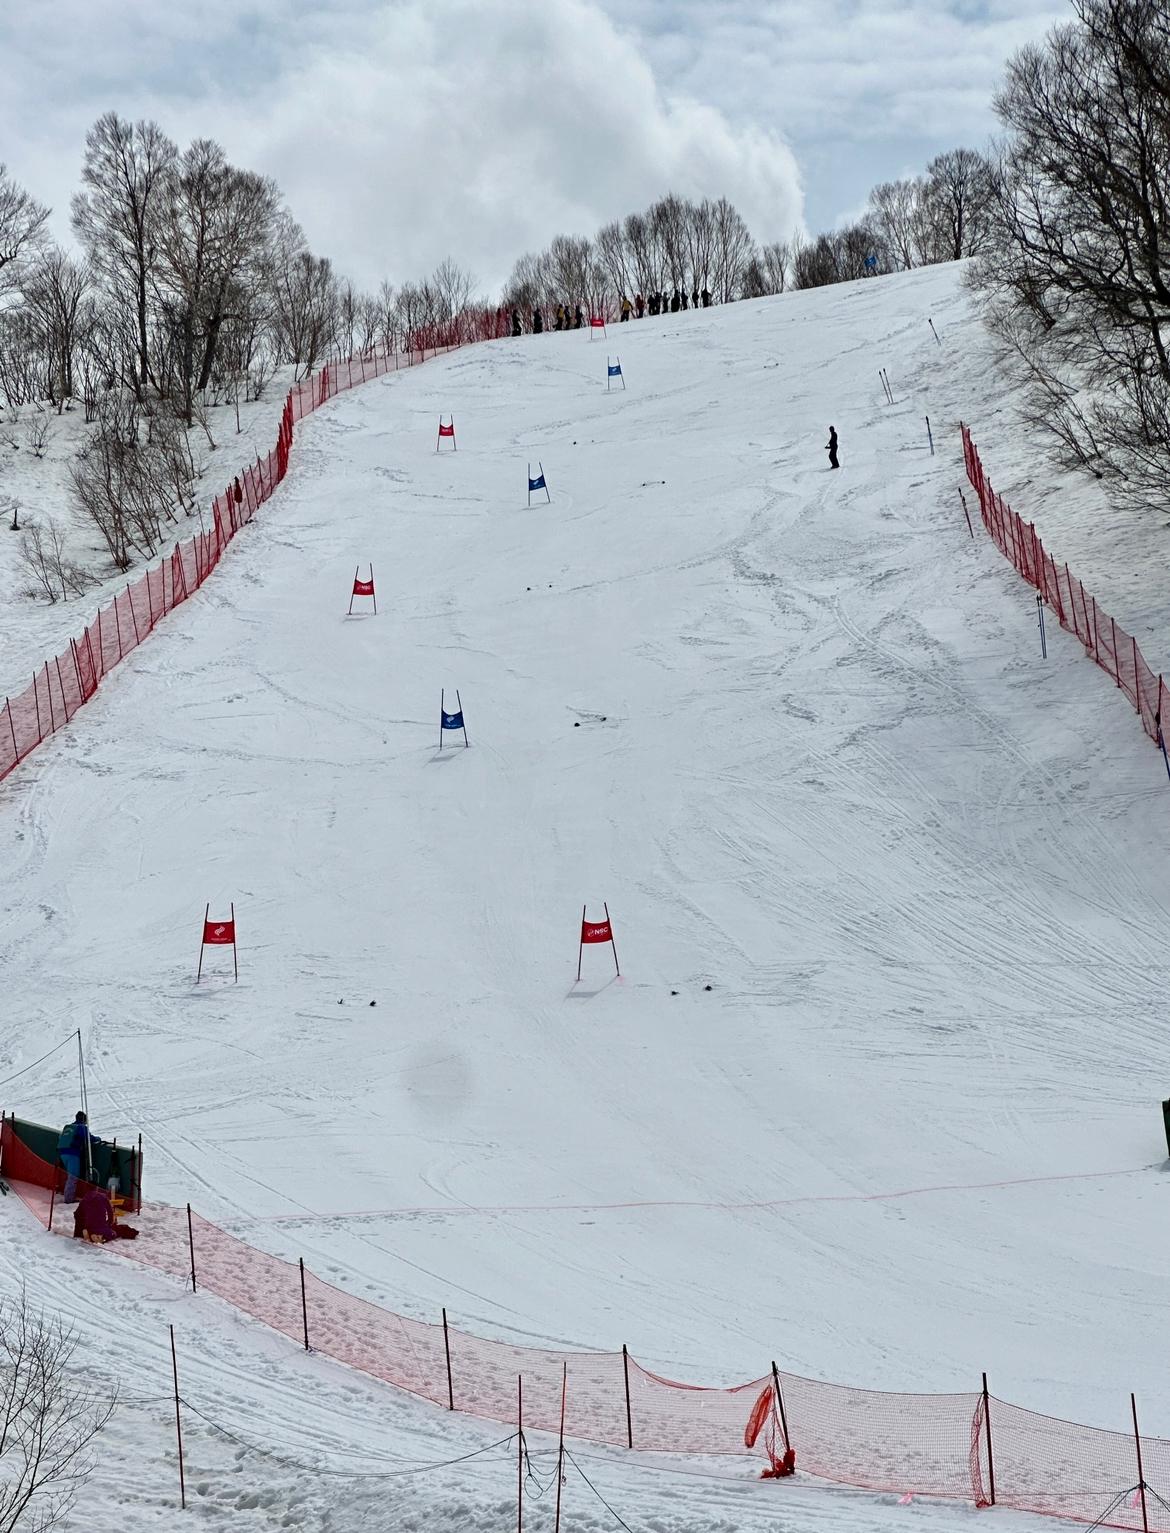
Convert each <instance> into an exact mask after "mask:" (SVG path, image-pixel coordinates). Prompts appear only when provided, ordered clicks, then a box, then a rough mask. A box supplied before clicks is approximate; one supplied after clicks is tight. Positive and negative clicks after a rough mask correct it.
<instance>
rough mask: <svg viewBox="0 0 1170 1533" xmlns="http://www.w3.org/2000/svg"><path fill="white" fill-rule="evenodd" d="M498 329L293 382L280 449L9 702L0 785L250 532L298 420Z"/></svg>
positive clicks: (421, 343)
mask: <svg viewBox="0 0 1170 1533" xmlns="http://www.w3.org/2000/svg"><path fill="white" fill-rule="evenodd" d="M480 332H483V333H482V334H481V333H480ZM489 333H490V334H496V333H502V332H500V331H499V330H498V329H497V317H496V315H495V313H494V311H491V312H489V313H488V314H487V315H478V316H477V315H464V316H461V318H460V320H459V321H454V322H452V323H451V324H450V325H448V326H446V327H439V326H434V327H431V329H430V330H428V332H427V334H426V335H425V336H421V335H420V336H418V337H416V336H411V337H410V338H409V339H410V343H411V344H410V349H409V350H408V351H407V352H405V353H402V352H397V351H382V350H377V351H370V352H365V353H363V354H361V355H359V356H353V357H346V358H343V359H340V360H337V361H331V362H328V363H326V365H325V366H324V367H323V368H322V369H321V371H320V372H319V373H316V374H314V375H313V376H311V377H308V378H303V379H302V380H301V381H300V382H299V383H297V384H294V385H293V387H292V388H291V389H290V390H289V392H288V397H287V398H286V400H285V404H284V411H283V413H282V415H281V421H280V430H279V432H278V433H277V438H276V445H275V447H274V448H273V449H272V451H271V452H270V453H269V454H268V455H267V457H265V458H257V459H256V462H255V463H253V464H251V465H249V467H247V468H246V469H244V470H242V471H241V473H239V474H238V475H237V476H236V477H235V479H234V480H233V481H232V483H231V484H230V485H229V486H228V488H227V489H226V490H224V491H223V493H222V494H221V495H217V496H216V498H215V500H214V501H213V502H212V506H211V526H210V528H209V529H207V530H205V531H203V532H200V533H198V534H197V535H196V536H195V537H193V538H191V539H189V540H188V541H187V542H186V543H180V544H176V546H175V548H174V549H173V550H172V551H171V552H170V553H169V554H167V555H165V556H164V557H163V559H162V560H161V561H160V563H159V564H158V566H157V567H156V568H154V569H150V570H147V572H146V573H145V574H144V575H141V576H139V578H138V579H137V580H136V581H133V582H132V583H130V584H129V585H127V587H126V589H125V590H124V591H122V592H120V593H119V594H118V595H117V596H116V597H115V598H114V600H113V601H112V602H111V603H110V605H109V606H108V607H104V608H102V610H101V611H100V612H99V613H98V614H97V616H96V617H95V618H94V620H93V622H92V623H90V625H89V626H88V627H87V628H86V629H85V630H84V632H83V633H81V634H80V635H79V636H78V637H77V638H76V639H71V640H70V641H69V647H68V648H67V649H64V650H62V651H61V653H60V654H59V655H57V656H56V657H55V658H54V659H52V660H46V662H45V664H44V665H43V666H42V667H41V669H40V670H38V671H37V672H36V673H35V675H34V676H33V678H32V680H31V682H30V683H29V685H28V686H27V687H26V688H25V689H24V691H23V692H20V693H17V694H16V695H15V696H11V697H6V698H5V700H4V705H3V707H2V708H0V779H3V778H5V777H6V776H7V775H8V773H9V772H11V771H12V770H13V769H14V768H15V767H16V766H17V765H18V764H19V763H20V762H21V761H23V760H24V758H25V757H26V756H27V755H29V754H30V752H32V751H34V750H35V749H36V748H37V746H38V745H40V744H41V742H42V741H44V740H46V739H47V738H48V737H49V736H50V735H51V734H55V733H56V731H57V730H58V729H61V728H62V727H63V726H64V725H65V724H67V723H68V722H69V720H70V719H71V718H72V717H73V715H74V714H75V713H76V712H77V710H78V709H79V708H80V707H81V706H82V705H83V704H84V703H86V702H88V701H89V699H90V698H91V697H92V696H93V694H94V692H95V691H96V690H97V688H98V686H99V684H100V683H101V681H102V678H103V677H104V676H106V675H107V674H108V673H109V672H110V671H112V670H113V669H114V667H115V666H116V665H118V664H119V663H120V662H121V661H122V660H124V659H125V658H126V656H127V655H128V654H129V653H130V652H131V651H132V650H134V649H137V647H138V646H139V645H140V644H141V643H142V641H143V640H144V639H145V638H146V637H147V635H148V634H150V633H151V632H152V631H153V630H154V628H155V626H156V625H157V624H158V622H159V620H160V619H161V618H163V617H165V616H166V614H167V613H168V612H172V611H173V610H174V609H175V608H176V607H177V606H179V604H180V603H181V602H184V601H186V600H187V598H188V597H189V596H190V595H191V594H192V592H194V591H197V590H198V589H199V587H200V586H201V585H202V584H203V582H204V581H205V580H206V579H207V577H208V575H210V574H211V572H212V570H214V569H215V567H216V565H217V564H218V563H219V561H220V557H221V556H222V554H223V551H224V549H225V548H226V547H227V546H228V544H229V543H230V542H231V541H232V539H233V538H234V537H235V535H236V533H237V532H239V530H240V528H241V527H245V526H247V524H248V523H249V522H250V521H251V520H252V517H253V516H254V515H255V514H256V511H257V510H258V509H259V508H260V506H262V505H263V504H264V502H265V501H266V500H267V499H268V498H269V497H270V496H271V494H272V493H273V491H274V490H275V489H276V487H277V485H278V484H280V482H281V481H282V480H283V478H284V476H285V474H286V473H287V472H288V461H289V453H290V450H291V448H292V441H293V428H294V425H295V423H296V422H297V421H299V420H303V419H304V417H305V416H306V415H309V414H310V413H311V412H312V411H313V410H316V409H318V408H319V407H320V406H321V405H323V404H324V403H325V402H326V400H329V399H332V398H333V397H334V396H335V395H337V394H340V393H343V392H344V391H345V390H347V389H351V388H353V387H354V386H355V385H357V384H359V383H365V382H366V381H367V380H369V379H372V378H380V377H382V376H383V375H384V374H386V373H388V372H396V371H397V370H398V369H399V368H404V367H408V366H411V365H413V364H415V363H417V362H423V361H425V360H426V359H427V358H428V357H433V356H436V355H438V354H439V353H440V352H445V351H450V350H453V349H454V348H455V347H456V346H458V345H462V344H465V343H466V340H470V339H476V340H478V339H486V338H487V337H488V334H489Z"/></svg>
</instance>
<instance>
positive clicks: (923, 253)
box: [503, 149, 992, 313]
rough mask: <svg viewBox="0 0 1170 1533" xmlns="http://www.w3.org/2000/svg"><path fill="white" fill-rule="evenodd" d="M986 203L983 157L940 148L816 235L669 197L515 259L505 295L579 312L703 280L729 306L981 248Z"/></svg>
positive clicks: (988, 190)
mask: <svg viewBox="0 0 1170 1533" xmlns="http://www.w3.org/2000/svg"><path fill="white" fill-rule="evenodd" d="M991 202H992V165H991V162H990V161H989V160H988V159H987V158H986V157H985V156H984V155H982V154H980V153H978V152H977V151H975V150H973V149H952V150H949V151H948V152H947V153H946V154H940V155H938V156H937V157H936V158H935V159H933V160H932V161H931V162H930V164H929V165H928V166H927V169H926V172H925V174H923V175H921V176H917V177H910V178H907V179H904V180H901V181H886V182H883V183H882V184H881V185H880V186H875V187H874V189H873V191H872V192H871V193H870V197H869V207H868V210H867V212H866V214H865V217H864V218H862V219H860V220H859V221H857V222H856V223H852V224H849V225H847V226H846V227H844V228H841V229H835V230H832V231H830V232H828V233H825V234H820V235H818V236H817V237H816V238H814V239H808V238H805V237H804V236H803V235H801V234H796V235H793V236H792V237H791V238H789V239H786V240H776V241H772V242H771V243H765V244H760V243H757V241H756V240H755V239H754V237H753V236H752V233H751V231H750V230H749V229H748V226H747V224H746V223H745V222H744V220H743V218H742V217H741V215H740V214H739V213H738V212H737V210H736V209H735V207H734V206H733V205H732V204H731V203H730V202H729V201H728V200H727V198H726V197H720V198H718V199H714V200H712V199H710V198H704V199H703V200H702V201H701V202H692V201H688V200H687V199H686V198H683V197H678V196H675V195H673V194H672V195H669V196H666V197H662V198H660V199H659V200H658V201H657V202H654V203H652V204H651V205H650V207H648V208H646V209H645V210H644V211H643V212H640V213H630V214H627V216H626V217H625V218H622V219H618V220H615V221H614V222H613V223H608V224H606V225H605V226H604V227H603V228H601V229H599V230H598V231H597V233H596V235H594V236H593V238H592V239H590V238H587V237H583V236H575V235H565V234H560V235H557V237H556V238H555V239H554V240H553V241H552V242H551V243H550V244H549V245H548V246H547V247H546V248H545V249H544V250H541V251H539V252H537V253H535V254H533V253H529V254H527V255H523V256H521V257H520V259H519V260H518V261H517V262H516V264H515V266H514V267H513V268H512V273H511V275H510V277H509V278H508V281H507V283H506V284H505V286H504V291H503V303H504V305H505V307H506V308H508V309H512V308H515V309H518V310H520V311H521V312H522V313H523V312H528V311H530V310H532V309H535V308H540V309H545V308H551V307H552V306H554V305H556V304H558V303H567V304H568V305H569V306H570V307H573V306H575V305H576V304H581V306H582V307H583V308H585V309H587V310H588V309H590V308H593V309H600V308H602V307H603V306H605V305H609V306H612V305H613V303H614V300H615V298H620V297H621V296H623V295H624V296H627V297H632V296H633V295H634V294H636V293H642V294H647V295H648V294H650V293H655V292H664V293H668V294H669V293H672V292H674V291H676V290H677V291H679V292H682V293H692V292H699V291H702V289H704V288H707V289H708V290H709V291H710V292H711V294H712V296H713V297H714V299H715V301H716V302H718V303H729V302H731V301H732V300H734V299H738V298H764V297H768V296H769V295H771V294H774V293H783V292H786V291H787V290H788V289H790V288H810V287H823V286H825V285H826V284H828V283H832V282H852V281H855V280H857V279H858V278H861V277H872V276H880V275H882V274H883V273H888V272H893V271H903V270H909V268H911V267H914V266H927V265H932V264H934V263H935V262H939V261H957V260H961V259H962V258H963V257H964V256H971V255H977V254H978V253H979V252H980V251H981V250H982V249H984V248H985V245H986V242H987V238H988V231H989V227H990V209H991Z"/></svg>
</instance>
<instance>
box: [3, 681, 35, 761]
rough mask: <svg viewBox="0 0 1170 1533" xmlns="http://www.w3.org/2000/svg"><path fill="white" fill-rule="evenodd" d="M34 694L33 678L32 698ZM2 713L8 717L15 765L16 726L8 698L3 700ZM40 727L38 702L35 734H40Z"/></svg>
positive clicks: (18, 756)
mask: <svg viewBox="0 0 1170 1533" xmlns="http://www.w3.org/2000/svg"><path fill="white" fill-rule="evenodd" d="M36 693H37V679H36V677H35V676H34V677H33V696H34V697H36ZM4 712H5V713H6V714H7V715H8V733H9V734H10V735H11V736H12V759H13V763H14V764H15V763H16V762H17V761H19V760H20V752H19V751H18V750H17V748H16V726H15V724H13V722H12V704H11V702H10V701H9V700H8V698H5V699H4ZM40 727H41V705H40V702H39V701H38V702H37V732H38V734H39V733H40Z"/></svg>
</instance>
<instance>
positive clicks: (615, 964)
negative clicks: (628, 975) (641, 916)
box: [602, 900, 622, 979]
mask: <svg viewBox="0 0 1170 1533" xmlns="http://www.w3.org/2000/svg"><path fill="white" fill-rule="evenodd" d="M602 905H603V907H604V909H605V921H606V925H607V926H608V927H609V945H610V947H611V948H613V967H614V973H615V974H616V975H617V977H618V979H621V977H622V971H621V965H620V964H619V963H618V955H617V943H616V942H615V941H614V940H613V922H612V921H611V920H610V919H609V906H608V905H606V904H605V901H604V900H603V901H602Z"/></svg>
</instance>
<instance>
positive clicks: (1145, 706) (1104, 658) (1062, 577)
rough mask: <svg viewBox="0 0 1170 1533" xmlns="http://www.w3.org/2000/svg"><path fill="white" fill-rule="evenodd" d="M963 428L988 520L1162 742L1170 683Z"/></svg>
mask: <svg viewBox="0 0 1170 1533" xmlns="http://www.w3.org/2000/svg"><path fill="white" fill-rule="evenodd" d="M960 430H961V431H962V433H963V460H964V463H965V466H966V469H967V478H968V479H969V480H970V481H971V484H972V485H973V487H974V489H975V493H976V494H977V495H978V496H979V510H980V514H981V515H982V517H983V525H984V526H985V527H986V528H987V530H988V532H989V533H990V534H991V536H992V537H993V538H994V540H995V542H996V543H997V544H998V545H999V548H1000V551H1001V552H1002V553H1003V554H1005V555H1006V556H1007V558H1008V559H1010V560H1011V562H1012V564H1014V565H1015V567H1016V569H1017V570H1018V571H1019V572H1020V574H1021V575H1022V576H1023V577H1024V579H1025V580H1026V581H1027V582H1028V584H1029V585H1031V586H1035V588H1036V589H1037V590H1038V591H1039V592H1040V594H1041V595H1042V596H1043V598H1044V600H1045V602H1046V603H1047V604H1048V606H1049V607H1051V609H1052V610H1053V612H1055V613H1056V615H1057V617H1058V618H1059V619H1060V626H1061V627H1062V628H1067V629H1068V630H1069V632H1070V633H1075V634H1076V636H1077V638H1078V639H1079V640H1080V641H1081V643H1082V644H1083V645H1084V646H1085V653H1086V654H1087V655H1091V656H1092V658H1093V659H1094V660H1095V661H1096V662H1097V664H1098V665H1099V666H1100V667H1101V669H1102V670H1103V671H1106V672H1107V673H1108V674H1109V675H1110V676H1112V678H1113V680H1114V681H1115V682H1116V683H1117V685H1118V686H1119V687H1120V688H1121V690H1122V691H1123V692H1124V693H1125V695H1126V697H1128V698H1129V700H1130V702H1131V703H1132V704H1133V706H1134V708H1135V709H1136V711H1137V713H1138V715H1139V716H1140V718H1141V721H1142V728H1143V729H1144V730H1145V732H1146V733H1147V734H1148V735H1149V737H1150V739H1151V740H1154V741H1159V740H1160V735H1161V725H1162V704H1163V701H1164V699H1165V685H1164V683H1163V681H1162V678H1161V676H1155V674H1154V672H1153V671H1152V670H1151V669H1150V667H1149V666H1148V665H1147V664H1146V662H1145V659H1144V657H1143V655H1142V652H1141V650H1140V649H1139V648H1138V642H1137V640H1136V639H1135V638H1134V637H1133V635H1132V634H1129V633H1126V631H1125V629H1124V628H1119V627H1118V626H1117V624H1116V623H1115V622H1114V620H1113V619H1112V618H1111V617H1110V616H1109V614H1108V613H1107V612H1103V611H1102V610H1101V608H1100V607H1099V606H1098V605H1097V603H1096V601H1094V599H1093V597H1092V596H1090V595H1089V593H1088V591H1086V590H1085V588H1084V586H1083V585H1082V584H1081V582H1080V581H1079V580H1078V579H1077V578H1076V576H1075V575H1073V574H1071V573H1070V571H1069V567H1068V565H1067V564H1058V563H1057V561H1056V560H1055V559H1054V558H1053V557H1052V555H1051V554H1049V553H1048V552H1047V550H1046V549H1045V547H1044V544H1043V543H1042V542H1041V541H1040V539H1039V538H1038V537H1037V535H1036V524H1035V523H1034V522H1025V521H1024V520H1023V518H1022V517H1021V516H1019V515H1018V514H1017V513H1016V512H1015V511H1013V510H1012V509H1011V507H1010V506H1009V505H1008V504H1007V503H1006V502H1005V501H1004V498H1003V496H1002V495H997V494H996V493H995V491H994V490H993V489H992V488H991V484H990V482H989V481H988V479H987V476H986V474H985V473H984V472H983V464H982V462H981V461H980V457H979V452H978V449H977V448H976V446H975V444H974V442H973V441H972V440H971V432H970V430H969V429H968V428H967V427H966V426H962V425H961V426H960Z"/></svg>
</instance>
